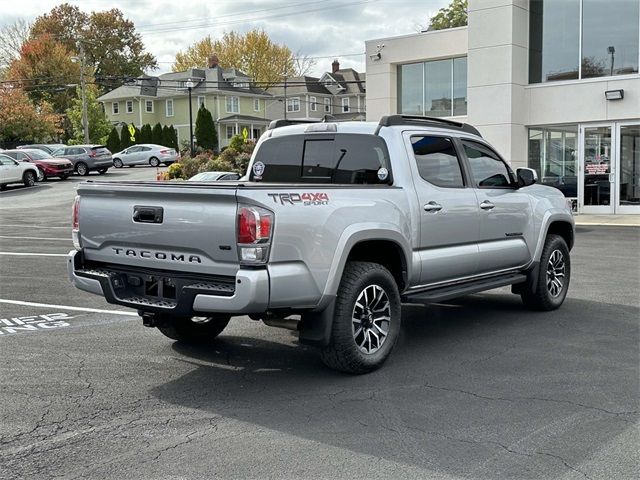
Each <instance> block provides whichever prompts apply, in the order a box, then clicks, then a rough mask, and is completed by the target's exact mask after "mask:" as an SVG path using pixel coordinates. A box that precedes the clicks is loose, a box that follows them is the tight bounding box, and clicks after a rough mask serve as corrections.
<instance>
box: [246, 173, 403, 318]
mask: <svg viewBox="0 0 640 480" xmlns="http://www.w3.org/2000/svg"><path fill="white" fill-rule="evenodd" d="M258 185H259V186H257V185H255V184H254V185H252V186H251V187H252V188H240V189H239V190H238V193H237V197H238V202H239V203H241V204H242V203H244V204H252V205H259V206H262V207H264V208H267V209H269V210H271V211H273V212H274V213H275V220H274V237H273V238H274V240H273V245H272V248H271V253H270V257H269V264H268V269H269V275H270V278H271V292H270V307H271V308H277V307H290V306H292V305H295V306H297V307H299V308H301V307H318V308H321V307H322V306H324V304H325V302H328V301H329V299H330V297H331V296H332V295H335V293H336V292H337V289H338V286H339V282H340V277H341V275H342V269H343V268H344V263H345V262H346V257H347V255H348V253H349V250H350V249H351V247H352V246H353V245H355V244H356V243H357V242H359V241H363V240H392V241H395V242H396V243H397V244H398V245H399V246H400V247H401V248H402V250H403V252H404V254H405V258H406V260H407V263H408V264H409V266H408V268H410V262H411V244H410V242H411V239H412V232H411V219H410V214H409V212H410V209H409V201H408V199H407V194H406V191H405V190H404V189H402V188H399V187H388V186H365V185H357V186H348V187H336V186H329V185H317V186H309V185H304V186H300V185H298V186H296V185H288V186H275V185H268V184H258ZM409 273H410V272H409Z"/></svg>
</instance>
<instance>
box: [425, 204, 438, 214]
mask: <svg viewBox="0 0 640 480" xmlns="http://www.w3.org/2000/svg"><path fill="white" fill-rule="evenodd" d="M440 210H442V205H440V204H439V203H436V202H429V203H427V204H426V205H425V206H424V211H425V212H439V211H440Z"/></svg>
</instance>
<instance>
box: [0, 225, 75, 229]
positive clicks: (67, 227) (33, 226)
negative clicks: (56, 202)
mask: <svg viewBox="0 0 640 480" xmlns="http://www.w3.org/2000/svg"><path fill="white" fill-rule="evenodd" d="M0 227H20V228H66V229H67V230H71V226H66V227H42V226H40V225H0Z"/></svg>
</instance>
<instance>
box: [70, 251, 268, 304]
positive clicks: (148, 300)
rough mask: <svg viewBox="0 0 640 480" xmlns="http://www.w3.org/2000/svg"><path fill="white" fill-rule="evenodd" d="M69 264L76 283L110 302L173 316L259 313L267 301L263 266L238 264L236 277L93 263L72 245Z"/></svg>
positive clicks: (265, 277)
mask: <svg viewBox="0 0 640 480" xmlns="http://www.w3.org/2000/svg"><path fill="white" fill-rule="evenodd" d="M67 270H68V273H69V278H70V280H71V283H73V285H74V286H75V287H76V288H79V289H80V290H84V291H86V292H89V293H94V294H96V295H101V296H103V297H104V298H105V299H106V300H107V302H109V303H113V304H116V305H123V306H125V307H129V308H134V309H136V310H141V311H144V312H153V313H164V314H168V315H175V316H205V315H206V314H214V313H230V314H232V315H242V314H247V313H262V312H264V311H266V310H267V307H268V304H269V274H268V272H267V270H266V269H261V270H248V269H241V270H239V271H238V273H237V274H236V276H235V277H218V276H210V277H206V276H201V275H200V276H197V277H196V276H193V275H189V274H180V273H175V272H169V271H149V270H144V271H143V270H140V269H133V268H129V267H127V266H124V265H122V266H121V265H118V266H115V265H114V266H107V265H104V266H100V267H95V266H93V265H90V264H89V263H87V262H85V261H84V256H83V255H82V252H79V251H76V250H72V251H71V252H69V255H68V257H67ZM133 280H135V282H133ZM138 282H140V283H139V284H138V285H133V283H138ZM154 285H156V286H154ZM165 289H166V291H165Z"/></svg>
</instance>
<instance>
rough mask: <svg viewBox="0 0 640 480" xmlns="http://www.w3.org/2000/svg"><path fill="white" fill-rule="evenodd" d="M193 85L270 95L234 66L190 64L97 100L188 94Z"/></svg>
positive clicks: (201, 89)
mask: <svg viewBox="0 0 640 480" xmlns="http://www.w3.org/2000/svg"><path fill="white" fill-rule="evenodd" d="M189 80H191V81H192V82H194V84H195V85H194V86H193V88H192V89H191V94H192V95H204V94H207V93H210V94H211V93H220V92H232V93H234V94H236V95H241V96H242V95H251V96H255V95H261V96H266V97H269V96H271V95H270V94H269V93H267V92H266V91H265V90H263V89H261V88H257V87H254V86H252V85H251V82H250V79H249V77H248V76H247V75H246V74H245V73H242V72H241V71H240V70H236V69H235V68H229V69H224V68H221V67H215V68H190V69H188V70H185V71H183V72H170V73H163V74H162V75H159V76H157V77H151V76H143V77H140V78H139V79H138V80H137V81H136V85H122V86H120V87H118V88H116V89H114V90H111V91H110V92H108V93H105V94H104V95H102V96H101V97H99V98H98V101H100V102H104V101H108V100H120V99H125V98H132V97H141V96H142V97H149V98H173V97H181V96H186V95H188V94H189V93H188V90H187V87H186V82H188V81H189Z"/></svg>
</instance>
